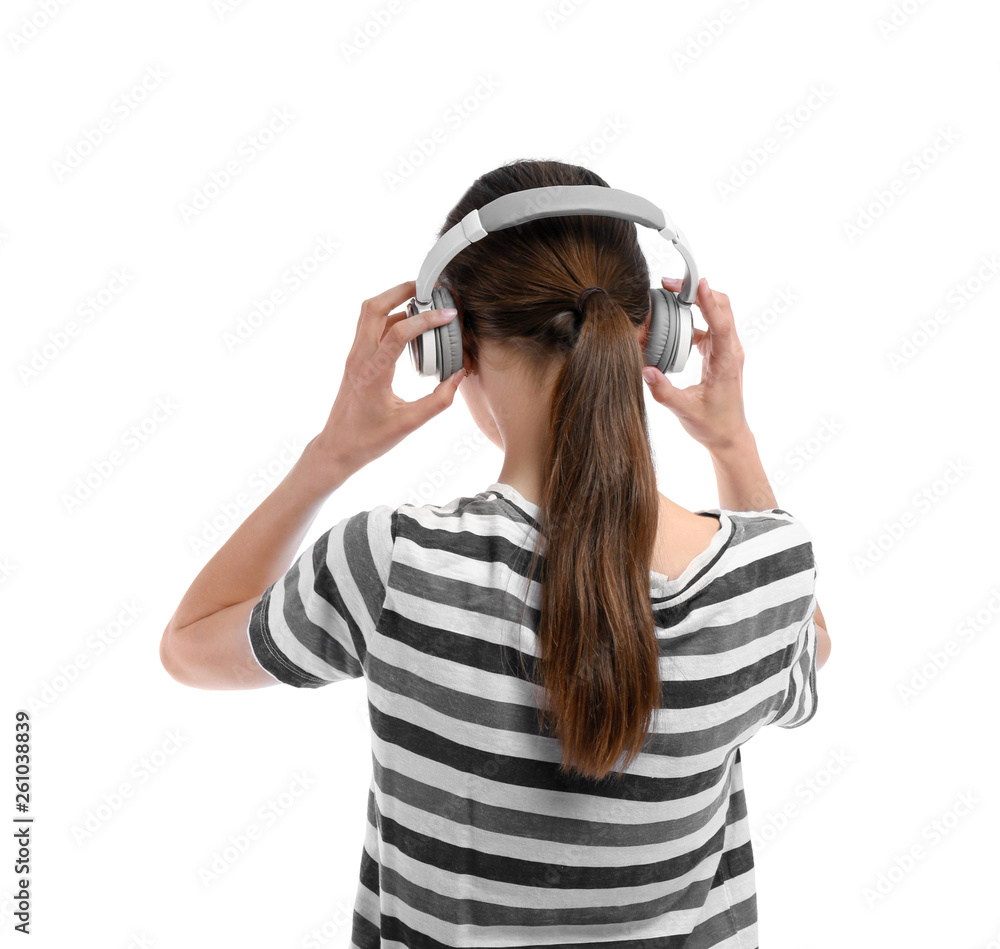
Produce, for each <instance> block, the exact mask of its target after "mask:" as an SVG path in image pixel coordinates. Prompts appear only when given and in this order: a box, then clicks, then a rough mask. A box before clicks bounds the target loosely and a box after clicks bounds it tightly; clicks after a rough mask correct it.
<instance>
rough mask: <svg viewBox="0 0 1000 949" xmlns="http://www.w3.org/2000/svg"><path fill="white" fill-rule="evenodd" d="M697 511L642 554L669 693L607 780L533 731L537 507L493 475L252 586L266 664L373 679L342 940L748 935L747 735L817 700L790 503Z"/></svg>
mask: <svg viewBox="0 0 1000 949" xmlns="http://www.w3.org/2000/svg"><path fill="white" fill-rule="evenodd" d="M696 513H698V514H700V515H702V516H705V517H715V518H717V519H718V521H719V524H720V530H719V531H718V532H716V533H715V534H714V535H713V538H712V541H711V542H710V544H709V546H708V547H707V548H706V549H705V550H703V551H702V552H701V553H700V554H699V555H698V556H697V557H695V559H694V560H693V561H692V562H691V563H690V564H689V565H688V566H687V568H686V569H685V570H684V572H683V573H682V574H681V575H680V576H678V577H674V578H672V579H668V578H667V577H665V576H663V575H662V574H659V573H656V572H653V571H651V572H650V598H651V604H652V608H653V616H654V619H655V623H656V634H657V636H658V638H659V640H660V657H661V658H660V669H661V674H662V679H663V689H662V708H661V709H658V710H657V711H656V712H655V716H656V717H655V719H654V727H653V729H652V731H651V734H650V736H649V737H648V739H647V742H646V745H645V748H644V750H643V751H642V752H641V753H640V754H639V756H638V757H637V758H636V759H635V760H634V761H633V763H632V764H631V766H630V767H629V768H628V769H627V770H626V771H625V772H624V773H623V777H622V778H621V779H620V780H617V781H616V780H612V781H604V782H596V781H593V780H590V779H585V778H579V777H569V776H566V775H564V774H561V773H560V772H559V770H558V768H559V764H560V761H561V755H560V749H559V744H558V739H557V738H555V737H552V736H551V735H550V734H549V733H548V732H547V731H542V730H540V726H539V722H538V718H537V715H536V711H535V708H536V705H535V690H536V689H537V688H538V687H537V686H536V685H534V684H533V683H532V682H531V681H529V679H528V678H527V671H528V670H530V669H531V668H532V667H531V661H532V657H534V656H535V655H536V654H537V652H538V641H537V639H536V637H535V635H534V630H536V629H537V618H538V605H539V602H540V600H539V594H540V586H539V583H538V578H539V572H538V571H539V570H540V563H539V564H538V565H536V571H535V574H534V575H533V577H532V580H531V582H530V585H529V583H528V578H527V569H528V566H529V561H530V557H531V551H532V548H533V545H534V542H535V536H536V532H537V529H538V516H539V514H540V511H539V508H538V507H537V506H536V505H535V504H533V503H532V502H530V501H528V500H526V499H525V498H524V497H522V496H521V494H520V493H519V492H518V491H516V490H515V489H514V488H513V487H511V486H510V485H507V484H503V483H499V482H497V483H494V484H492V485H490V486H489V488H488V489H487V490H485V491H482V492H480V493H479V494H477V495H475V496H474V497H459V498H456V499H455V500H452V501H450V502H448V503H447V504H441V505H435V504H424V505H419V506H418V505H409V504H403V505H401V506H399V507H396V508H393V507H390V506H388V505H381V506H378V507H375V508H373V509H372V510H370V511H363V512H361V513H358V514H355V515H353V516H350V517H347V518H345V519H344V520H342V521H340V522H339V523H338V524H336V525H335V526H334V527H332V528H330V529H329V530H328V531H327V532H326V533H324V534H323V535H322V536H321V537H320V538H319V539H318V540H317V541H316V542H315V543H314V544H312V545H311V546H310V547H309V548H308V549H306V550H305V551H304V552H303V553H302V554H301V555H300V556H299V557H298V558H297V560H296V562H295V563H294V564H293V566H292V567H291V568H290V569H289V571H288V572H287V573H286V574H285V576H284V577H282V578H281V579H279V580H277V581H276V582H275V583H274V584H272V585H271V586H270V587H269V588H268V589H267V590H266V591H265V592H264V594H263V595H262V597H261V599H260V601H259V602H258V603H257V605H256V606H255V607H254V609H253V613H252V615H251V617H250V623H249V628H248V635H249V640H250V643H251V645H252V648H253V650H254V654H255V655H256V657H257V659H258V661H259V662H260V664H261V665H262V666H263V667H264V668H265V669H267V670H268V671H269V672H270V673H271V674H272V675H274V676H275V677H276V678H278V679H280V680H281V681H282V682H284V683H287V684H288V685H292V686H296V687H300V688H301V687H304V688H316V687H318V686H322V685H326V684H327V683H330V682H336V681H340V680H342V679H350V678H357V677H360V676H364V678H365V681H366V688H367V696H368V711H369V718H370V723H371V742H372V762H373V772H372V776H371V783H370V787H369V793H368V805H367V829H366V833H365V841H364V848H363V851H362V854H361V867H360V880H359V884H358V889H357V895H356V899H355V906H354V915H353V931H352V938H351V946H352V947H357V949H376V947H381V946H413V947H421V949H423V947H427V949H430V947H434V949H437V947H440V946H479V947H486V946H489V947H499V946H556V945H558V946H577V945H581V946H582V945H597V944H601V945H603V944H604V943H605V942H614V943H615V944H616V946H618V947H620V949H639V947H642V949H652V947H656V949H680V947H685V949H694V947H698V949H702V947H709V946H726V947H727V949H728V947H741V949H755V947H756V946H757V902H756V888H755V881H754V862H753V851H752V848H751V843H750V831H749V825H748V822H747V811H746V799H745V797H744V794H743V775H742V766H741V761H740V746H741V745H742V744H743V743H745V742H746V741H747V739H749V738H750V737H751V736H752V735H754V734H755V733H756V732H757V731H758V730H759V729H760V728H761V726H762V725H767V724H772V723H773V724H777V725H781V726H784V727H792V726H796V725H801V724H803V723H804V722H807V721H809V719H810V718H812V716H813V715H814V713H815V711H816V627H815V623H814V621H813V611H814V610H815V608H816V597H815V580H816V567H815V560H814V557H813V549H812V541H811V536H810V534H809V533H808V531H807V530H806V528H805V527H804V526H803V525H802V524H801V523H800V522H799V521H798V520H797V519H796V518H794V517H793V516H792V515H790V514H788V513H787V512H786V511H783V510H780V509H772V510H767V511H744V512H736V511H730V510H722V509H719V508H712V509H708V510H702V511H698V512H696ZM541 550H542V552H544V540H543V546H542V548H541ZM525 605H526V608H524V611H523V619H522V621H521V624H519V622H518V620H519V617H520V614H521V611H522V607H524V606H525ZM519 653H521V654H523V656H524V658H523V665H524V667H526V668H522V660H521V655H520V654H519ZM359 816H360V815H359Z"/></svg>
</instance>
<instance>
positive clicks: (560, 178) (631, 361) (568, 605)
mask: <svg viewBox="0 0 1000 949" xmlns="http://www.w3.org/2000/svg"><path fill="white" fill-rule="evenodd" d="M560 185H599V186H602V187H608V185H607V182H605V181H604V180H603V179H602V178H601V177H600V176H599V175H597V174H595V173H594V172H592V171H590V170H588V169H586V168H582V167H579V166H576V165H567V164H564V163H562V162H557V161H515V162H511V163H509V164H506V165H503V166H501V167H500V168H496V169H494V170H493V171H491V172H489V173H487V174H485V175H483V176H482V177H480V178H479V179H477V180H476V181H475V182H474V183H473V184H472V186H471V187H470V188H469V189H468V190H467V191H466V193H465V194H464V195H463V196H462V198H461V200H460V201H459V202H458V204H457V205H456V206H455V207H454V208H453V209H452V211H451V213H450V214H449V215H448V217H447V219H446V220H445V222H444V225H443V226H442V228H441V232H440V233H442V234H443V233H444V232H445V231H447V230H448V229H449V228H450V227H452V226H453V225H454V224H456V223H457V222H459V221H460V220H461V219H462V218H463V217H464V216H465V215H466V214H467V213H468V212H469V211H472V210H474V209H477V208H481V207H483V206H484V205H485V204H487V203H489V202H490V201H492V200H493V199H494V198H497V197H499V196H500V195H503V194H508V193H510V192H513V191H523V190H526V189H528V188H539V187H547V186H560ZM440 282H441V283H442V284H443V285H444V286H446V287H449V288H450V289H451V290H452V291H453V292H454V295H455V297H456V300H457V303H458V307H459V319H460V321H461V325H462V345H463V349H464V352H465V365H466V367H467V368H472V369H473V370H475V374H474V375H471V376H469V377H468V378H467V379H465V380H464V382H463V384H462V386H461V389H460V391H462V392H463V395H464V397H465V399H466V402H467V404H468V405H469V408H470V411H471V412H472V415H473V417H474V418H475V420H476V422H477V424H478V425H479V426H480V427H481V428H482V429H483V431H484V432H485V433H486V434H487V435H488V436H489V437H490V438H492V439H493V440H494V442H495V443H496V444H497V445H498V446H499V447H501V448H503V447H504V445H503V444H502V439H501V437H500V436H501V433H502V432H503V428H504V423H505V420H504V414H505V412H507V411H509V412H510V413H512V414H514V412H515V408H514V407H515V406H517V408H518V411H520V412H521V413H522V415H523V408H524V403H525V400H528V401H530V402H531V403H532V404H533V405H534V406H535V407H536V409H537V411H538V412H539V413H541V414H542V417H543V422H544V424H543V425H541V426H540V427H539V431H540V432H541V433H543V434H544V438H541V439H540V444H539V452H540V453H541V456H542V459H543V465H542V467H543V479H542V485H543V486H542V491H541V498H540V508H541V512H542V513H541V525H542V527H541V530H542V535H540V537H539V544H538V545H536V547H535V550H534V554H533V557H532V565H531V566H532V568H533V566H534V564H535V563H536V560H537V559H538V557H539V555H540V546H541V541H542V536H544V545H545V556H544V562H543V564H542V572H541V591H542V592H541V608H540V616H539V624H538V630H537V636H538V640H539V649H540V656H539V657H538V658H537V659H536V661H535V668H536V670H537V672H538V681H539V683H540V684H541V685H543V687H544V694H545V696H546V704H547V706H548V707H547V709H544V710H541V709H540V711H542V712H544V713H545V714H547V715H548V717H549V720H550V721H551V722H552V723H554V735H555V736H556V737H558V738H559V739H560V743H561V746H562V749H563V761H562V765H563V768H564V769H567V768H569V769H572V770H575V771H577V772H578V773H580V774H582V775H584V776H587V777H595V778H602V777H605V776H606V775H607V774H609V773H610V772H612V771H613V770H615V768H616V765H617V764H618V762H619V759H620V758H621V757H622V756H623V755H624V757H625V760H624V762H623V763H622V764H620V765H618V766H619V767H620V768H621V769H622V770H624V768H627V767H628V765H629V764H630V763H631V761H632V759H633V758H634V756H635V755H636V754H638V752H639V751H640V750H641V748H642V744H643V742H644V739H645V736H646V734H647V732H648V728H649V725H650V723H651V721H652V717H653V710H654V709H656V708H658V707H659V704H660V677H659V664H658V659H659V650H658V642H657V639H656V635H655V628H654V624H653V617H652V604H651V602H650V589H649V569H650V560H651V557H652V552H653V545H654V542H655V538H656V528H657V516H658V510H659V504H658V501H659V496H658V493H657V490H656V475H655V469H654V466H653V460H652V454H651V450H650V445H649V437H648V431H647V428H646V412H645V394H644V386H643V381H642V375H641V373H642V367H643V358H642V348H643V345H644V343H645V335H646V332H647V330H648V318H649V311H650V304H649V286H650V284H649V272H648V268H647V265H646V261H645V258H644V257H643V254H642V252H641V250H640V247H639V243H638V240H637V237H636V227H635V224H633V223H631V222H628V221H623V220H619V219H617V218H610V217H603V216H597V215H578V216H565V217H550V218H542V219H539V220H535V221H529V222H527V223H525V224H521V225H517V226H515V227H509V228H505V229H503V230H499V231H496V232H493V233H491V234H490V235H488V236H487V237H486V238H484V239H483V240H481V241H477V242H475V243H473V244H472V245H471V246H469V247H467V248H466V249H464V250H463V251H462V252H461V253H460V254H458V255H457V256H456V257H455V258H454V259H453V260H451V262H450V263H449V264H448V266H447V267H446V268H445V269H444V271H443V272H442V274H441V277H440ZM591 286H596V287H601V288H603V289H604V290H605V291H606V292H605V293H592V294H590V295H589V296H588V297H587V298H586V300H585V302H584V304H583V306H582V307H581V309H580V310H577V309H576V301H577V298H578V297H579V295H580V293H581V291H582V290H584V289H585V288H587V287H591ZM470 383H471V384H470ZM532 572H533V570H532V571H531V572H529V576H531V575H532ZM544 720H545V719H544V718H543V721H544Z"/></svg>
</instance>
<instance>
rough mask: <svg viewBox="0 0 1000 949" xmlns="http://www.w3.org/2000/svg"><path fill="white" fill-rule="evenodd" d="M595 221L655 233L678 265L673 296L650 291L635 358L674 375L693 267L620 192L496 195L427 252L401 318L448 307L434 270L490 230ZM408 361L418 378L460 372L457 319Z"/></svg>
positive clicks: (413, 348) (688, 334) (669, 235)
mask: <svg viewBox="0 0 1000 949" xmlns="http://www.w3.org/2000/svg"><path fill="white" fill-rule="evenodd" d="M579 214H596V215H599V216H602V217H614V218H619V219H621V220H623V221H632V222H634V223H635V224H642V225H644V226H645V227H651V228H653V229H654V230H657V231H659V232H660V234H661V235H662V236H663V237H664V238H666V239H667V240H668V241H670V242H671V243H672V244H673V245H674V247H676V248H677V250H678V252H679V253H680V255H681V256H682V257H683V258H684V281H683V283H682V284H681V290H680V293H674V292H673V291H672V290H665V289H663V288H662V287H653V288H651V289H650V291H649V298H650V305H651V308H652V312H651V316H650V324H649V338H648V340H647V342H646V347H645V349H644V351H643V361H644V363H645V365H647V366H656V367H657V368H658V369H659V370H660V372H664V373H667V372H680V371H681V370H682V369H683V368H684V364H685V363H686V362H687V358H688V355H689V354H690V352H691V345H692V342H693V339H694V322H693V318H692V316H691V304H692V303H694V300H695V296H696V294H697V292H698V268H697V266H696V265H695V262H694V257H693V256H692V255H691V251H690V249H689V248H688V246H687V241H686V240H685V238H684V235H683V234H682V233H681V231H680V229H679V228H677V227H675V226H674V224H673V222H672V221H671V220H670V218H668V217H667V216H666V215H665V214H664V213H663V211H661V210H660V209H659V208H658V207H656V205H654V204H651V203H650V202H649V201H647V200H646V199H645V198H641V197H639V195H637V194H631V193H630V192H628V191H619V190H617V189H615V188H605V187H602V186H601V185H555V186H552V187H548V188H528V189H526V190H524V191H514V192H511V193H510V194H504V195H501V196H500V197H499V198H495V199H494V200H493V201H490V202H489V204H487V205H485V206H484V207H481V208H478V209H476V210H473V211H470V212H469V213H468V214H466V215H465V217H463V218H462V220H461V221H459V222H458V223H457V224H456V225H454V227H451V228H449V229H448V230H447V231H446V232H445V233H444V234H442V235H441V237H440V239H439V240H438V241H437V243H435V245H434V246H433V247H432V248H431V250H430V253H428V254H427V257H426V258H425V259H424V262H423V264H422V265H421V267H420V273H419V274H418V276H417V287H416V296H415V297H413V298H412V299H411V300H410V301H409V303H407V305H406V316H407V318H409V317H411V316H416V315H417V314H418V313H424V312H426V311H427V310H436V309H443V308H445V307H454V306H455V297H454V295H453V294H452V292H451V291H450V290H449V289H448V288H447V287H436V286H434V284H435V283H436V282H437V279H438V277H439V276H440V275H441V271H443V270H444V268H445V267H447V266H448V263H449V262H450V261H451V260H452V259H453V258H454V257H456V256H457V255H458V254H460V253H461V252H462V251H463V250H465V248H466V247H468V246H469V245H470V244H472V243H473V242H474V241H478V240H482V238H484V237H485V236H486V235H487V234H491V233H492V232H493V231H500V230H503V229H504V228H505V227H516V226H517V225H518V224H525V223H527V222H528V221H536V220H538V219H539V218H546V217H563V216H570V215H579ZM409 349H410V362H411V364H412V365H413V368H414V369H415V370H416V371H417V372H418V373H419V374H420V375H421V376H435V377H436V378H437V379H438V380H439V381H444V380H445V379H447V378H448V377H449V376H450V375H452V373H455V372H457V371H458V370H459V369H461V368H462V330H461V325H460V324H459V320H458V317H457V316H456V317H454V318H453V319H452V320H450V321H449V322H447V323H445V324H444V325H442V326H435V327H432V328H431V329H429V330H426V331H425V332H423V333H421V334H420V335H419V336H417V337H416V338H414V339H411V340H410V342H409Z"/></svg>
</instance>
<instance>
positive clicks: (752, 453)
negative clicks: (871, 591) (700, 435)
mask: <svg viewBox="0 0 1000 949" xmlns="http://www.w3.org/2000/svg"><path fill="white" fill-rule="evenodd" d="M709 454H710V456H711V458H712V466H713V467H714V468H715V479H716V481H717V483H718V486H719V506H720V507H723V508H726V509H727V510H730V511H766V510H768V509H770V508H776V507H777V506H778V502H777V501H776V500H775V498H774V492H773V491H772V490H771V485H770V482H769V481H768V480H767V475H766V474H765V473H764V466H763V464H761V460H760V455H759V454H758V453H757V440H756V439H755V438H754V437H753V433H752V432H751V431H750V429H749V428H748V429H746V431H745V433H744V434H743V435H741V436H740V437H739V438H738V439H736V440H735V441H733V442H731V443H730V444H729V445H728V446H726V447H717V448H713V449H710V450H709ZM814 616H815V619H816V636H817V655H816V668H817V669H819V668H820V667H821V666H822V665H823V664H824V663H825V662H826V660H827V659H828V658H829V656H830V635H829V633H827V631H826V620H825V619H824V618H823V611H822V610H821V609H820V608H819V601H818V600H817V602H816V612H815V614H814Z"/></svg>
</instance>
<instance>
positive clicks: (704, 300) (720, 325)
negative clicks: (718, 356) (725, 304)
mask: <svg viewBox="0 0 1000 949" xmlns="http://www.w3.org/2000/svg"><path fill="white" fill-rule="evenodd" d="M695 303H696V304H697V306H698V308H699V309H700V310H701V315H702V316H703V317H704V318H705V322H706V323H707V324H708V328H709V331H710V332H711V334H712V340H713V343H714V342H715V340H718V341H719V343H720V344H721V349H719V350H715V349H714V348H713V352H724V351H725V350H726V349H727V348H728V349H731V348H732V345H733V317H732V314H727V313H726V312H725V310H723V308H722V306H721V305H720V304H719V301H718V300H717V299H716V298H715V294H714V293H713V292H712V289H711V287H709V285H708V278H707V277H702V278H701V280H699V281H698V297H697V299H696V300H695Z"/></svg>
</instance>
